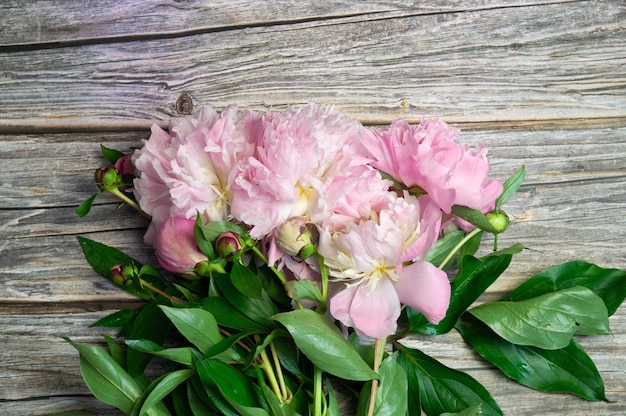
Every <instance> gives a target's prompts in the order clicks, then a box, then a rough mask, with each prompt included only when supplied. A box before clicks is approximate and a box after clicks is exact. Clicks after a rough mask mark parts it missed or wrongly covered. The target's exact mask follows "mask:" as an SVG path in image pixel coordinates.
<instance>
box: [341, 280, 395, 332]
mask: <svg viewBox="0 0 626 416" xmlns="http://www.w3.org/2000/svg"><path fill="white" fill-rule="evenodd" d="M330 313H331V314H332V315H333V316H334V317H335V318H337V319H339V320H340V321H341V322H343V323H344V324H345V325H348V326H352V327H354V328H355V329H356V330H357V332H358V333H359V334H362V335H367V336H370V337H375V338H384V337H387V336H389V335H393V334H394V333H395V332H396V329H397V320H398V317H399V316H400V302H399V300H398V295H397V294H396V291H395V289H394V287H393V285H392V284H391V281H389V280H388V279H381V280H380V281H378V282H377V284H376V285H375V287H372V286H370V285H367V284H360V285H356V286H350V287H347V288H346V289H344V290H343V291H341V292H339V293H338V294H337V295H335V296H333V298H332V299H331V300H330ZM342 318H343V319H342Z"/></svg>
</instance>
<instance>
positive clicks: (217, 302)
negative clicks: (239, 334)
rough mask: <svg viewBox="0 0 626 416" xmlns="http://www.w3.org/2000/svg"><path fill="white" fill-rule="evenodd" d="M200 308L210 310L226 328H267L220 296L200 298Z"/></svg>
mask: <svg viewBox="0 0 626 416" xmlns="http://www.w3.org/2000/svg"><path fill="white" fill-rule="evenodd" d="M202 309H204V310H206V311H208V312H210V313H211V314H212V315H213V317H214V318H215V319H216V321H217V322H218V323H219V324H220V325H222V326H225V327H228V328H234V329H237V330H240V331H259V332H263V331H265V330H267V326H265V325H262V324H260V323H258V322H255V321H253V320H252V319H250V318H248V317H247V316H245V315H244V314H242V313H241V312H239V311H238V310H237V309H235V308H234V307H233V306H232V305H231V304H230V303H228V301H226V299H224V298H222V297H217V296H209V297H206V298H204V299H202Z"/></svg>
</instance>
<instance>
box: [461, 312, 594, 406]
mask: <svg viewBox="0 0 626 416" xmlns="http://www.w3.org/2000/svg"><path fill="white" fill-rule="evenodd" d="M456 329H457V330H458V331H459V333H460V334H461V335H462V336H463V339H464V340H465V342H467V343H468V344H470V345H471V346H472V347H473V348H474V349H475V350H476V352H478V353H479V354H480V355H481V356H482V357H483V358H484V359H485V360H487V361H489V362H490V363H492V364H493V365H495V366H496V367H498V368H499V369H500V370H501V371H502V372H503V373H504V374H506V375H507V376H508V377H510V378H512V379H513V380H515V381H517V382H518V383H520V384H523V385H524V386H527V387H530V388H533V389H537V390H542V391H548V392H561V393H571V394H575V395H577V396H580V397H582V398H584V399H586V400H591V401H599V400H606V396H605V395H604V383H603V382H602V378H601V377H600V374H599V373H598V370H597V369H596V366H595V365H594V363H593V361H592V360H591V358H589V356H588V355H587V354H586V353H585V351H584V350H583V349H582V347H581V346H580V345H578V344H577V343H576V341H574V340H573V339H572V340H571V341H570V343H569V344H568V345H567V346H566V347H564V348H561V349H558V350H546V349H542V348H537V347H532V346H522V345H515V344H512V343H510V342H508V341H506V340H504V339H503V338H501V337H499V336H498V335H497V334H496V333H495V332H493V331H492V330H491V329H489V327H487V326H486V325H485V324H484V323H482V322H480V321H479V320H478V319H476V318H474V317H473V316H471V315H469V314H466V315H464V316H463V318H462V319H461V320H460V321H459V322H458V323H457V326H456Z"/></svg>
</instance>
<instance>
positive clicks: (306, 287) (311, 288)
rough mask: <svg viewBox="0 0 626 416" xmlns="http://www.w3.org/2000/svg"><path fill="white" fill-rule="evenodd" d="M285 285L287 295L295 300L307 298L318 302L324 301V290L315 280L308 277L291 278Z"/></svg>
mask: <svg viewBox="0 0 626 416" xmlns="http://www.w3.org/2000/svg"><path fill="white" fill-rule="evenodd" d="M284 285H285V290H286V291H287V296H289V297H290V298H291V299H293V300H302V299H307V300H312V301H315V302H318V303H322V302H323V301H324V299H323V297H322V292H321V291H320V288H319V286H318V285H317V283H315V282H312V281H310V280H306V279H303V280H290V281H288V282H285V284H284Z"/></svg>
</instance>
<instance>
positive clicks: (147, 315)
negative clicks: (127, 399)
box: [126, 301, 172, 377]
mask: <svg viewBox="0 0 626 416" xmlns="http://www.w3.org/2000/svg"><path fill="white" fill-rule="evenodd" d="M171 327H172V326H171V324H170V322H169V321H168V320H167V318H166V317H165V315H164V314H163V312H161V310H160V309H159V308H158V306H157V303H156V302H155V301H152V302H149V303H148V304H146V305H145V306H144V307H143V308H141V310H140V311H139V313H138V314H137V317H136V318H135V320H134V321H133V326H132V327H131V329H130V332H129V334H128V337H129V338H131V339H148V340H151V341H154V342H156V343H157V344H160V343H162V342H163V341H165V338H167V336H168V335H169V333H170V329H171ZM151 359H152V355H151V354H146V353H144V352H141V351H137V350H132V349H131V350H128V353H127V358H126V363H127V364H126V366H127V369H128V373H129V374H130V375H131V376H133V377H136V376H138V375H140V374H142V373H143V371H144V370H145V368H146V366H147V365H148V363H149V362H150V360H151Z"/></svg>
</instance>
